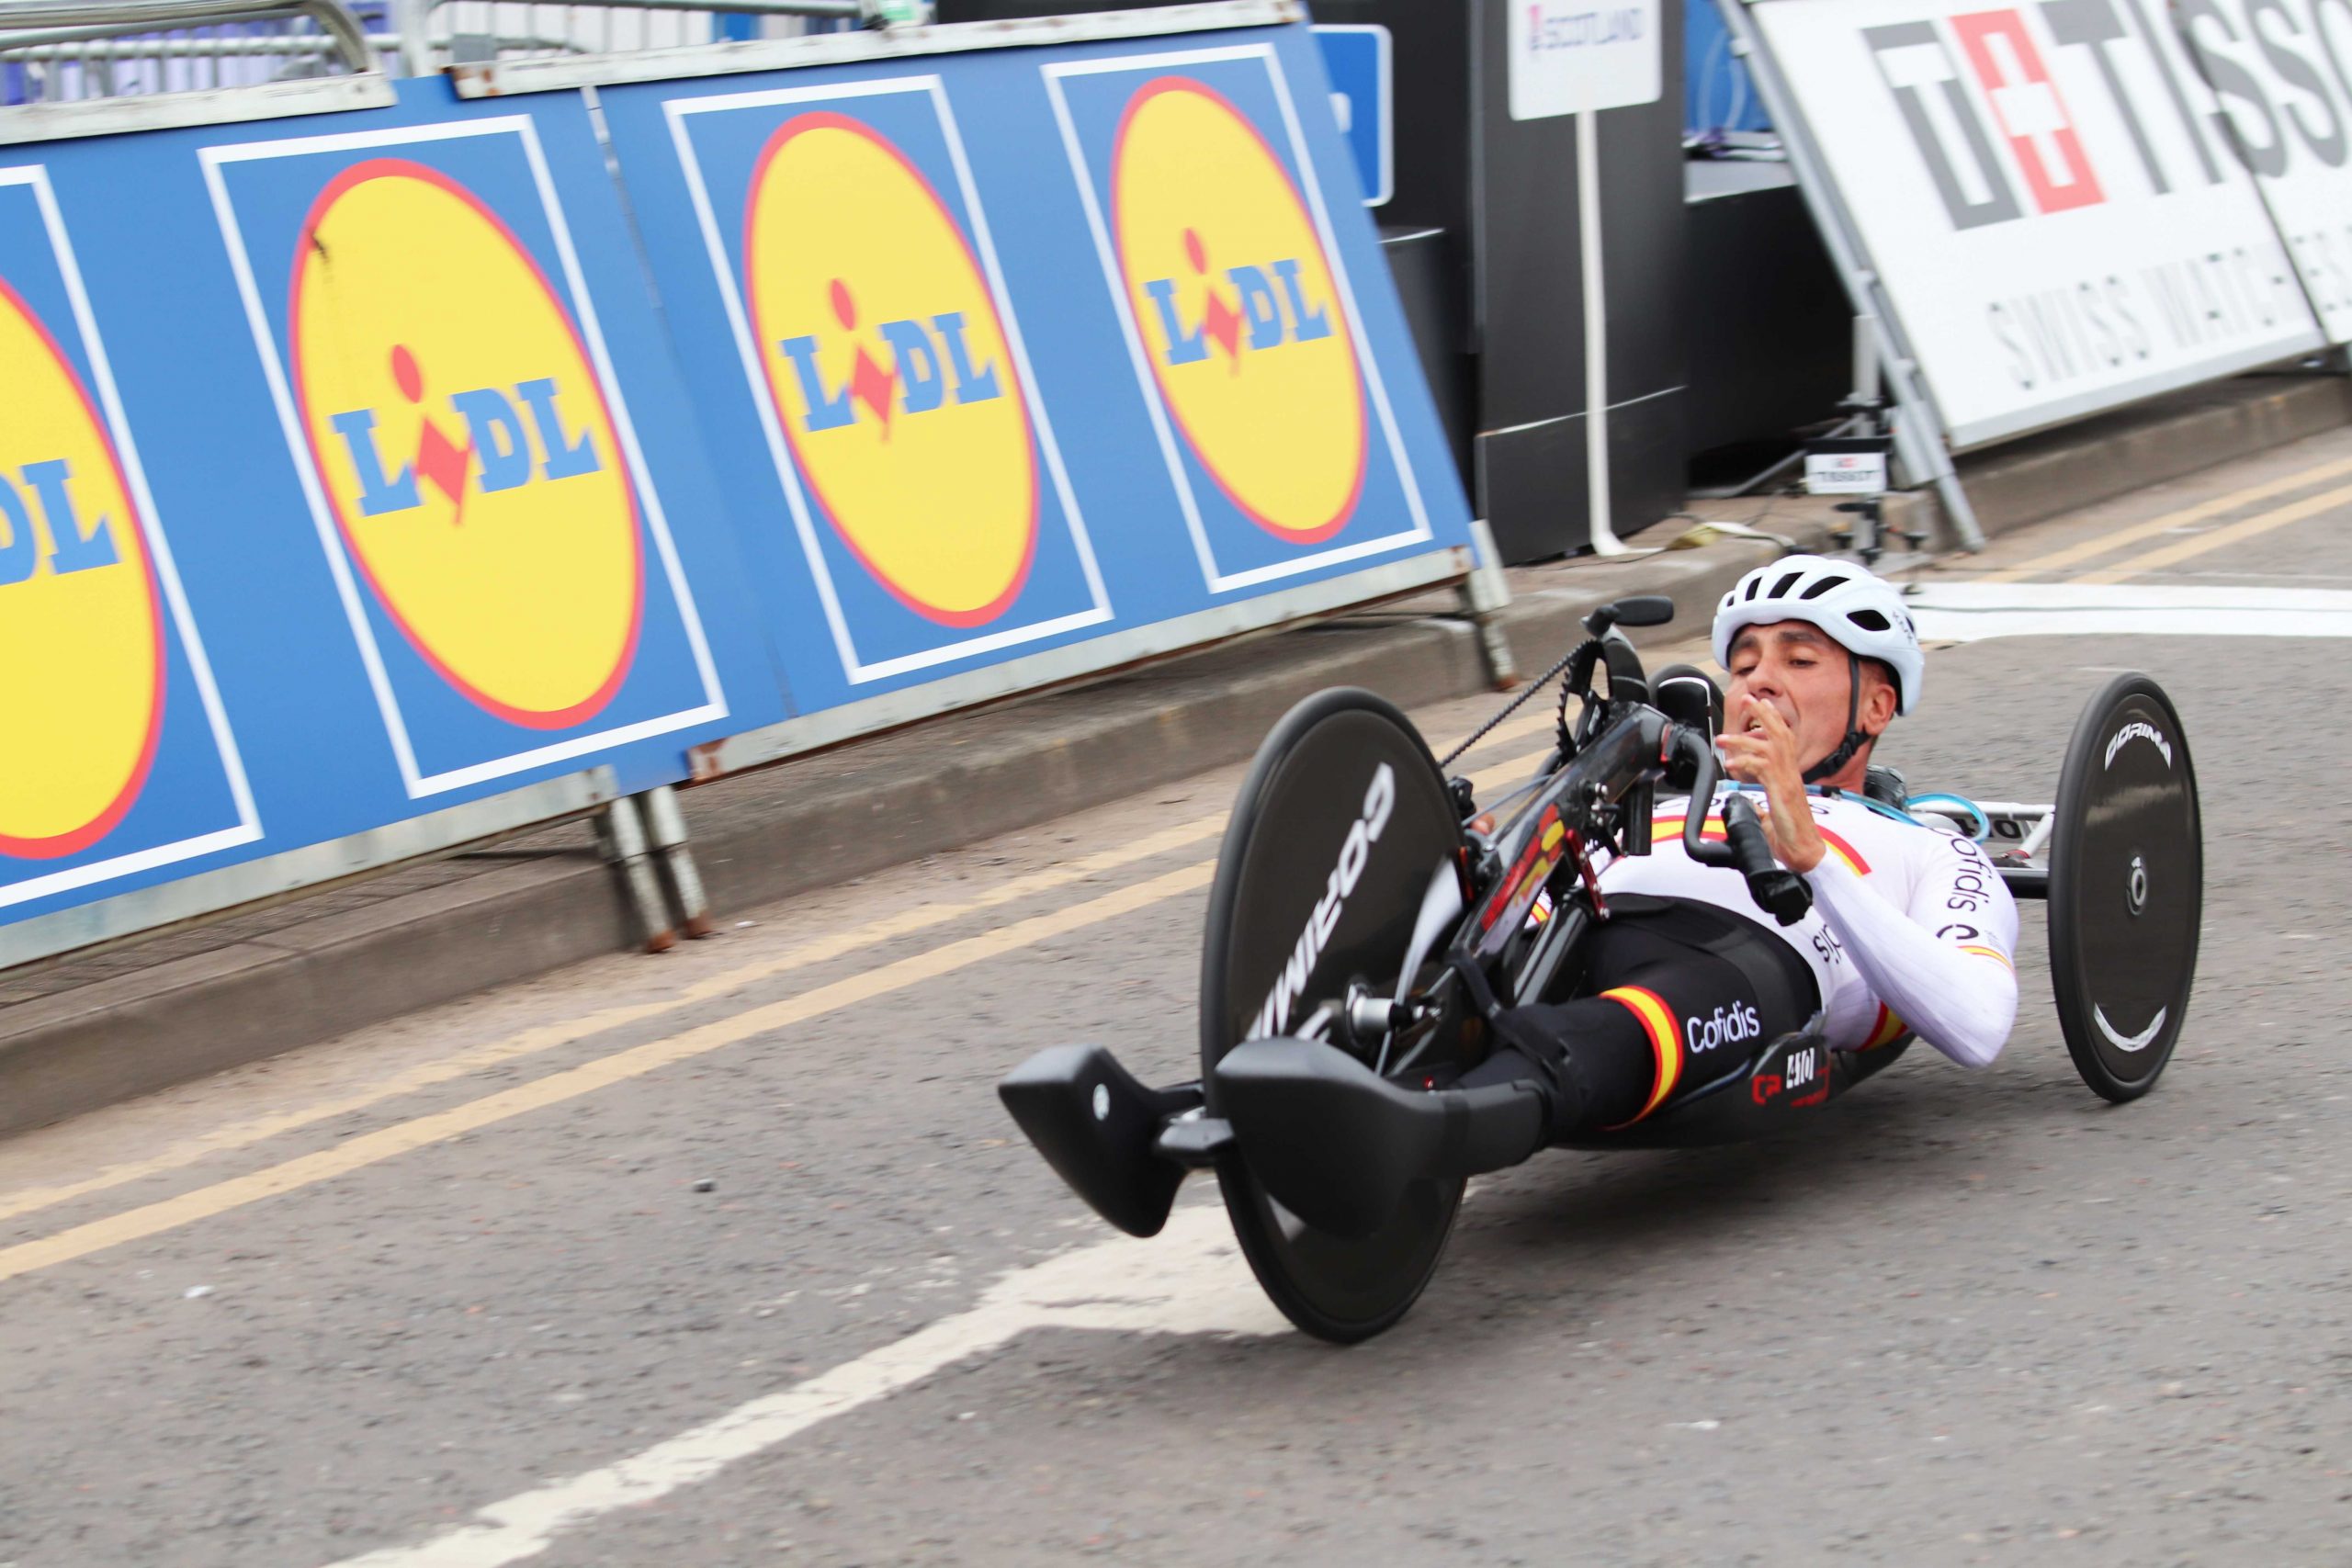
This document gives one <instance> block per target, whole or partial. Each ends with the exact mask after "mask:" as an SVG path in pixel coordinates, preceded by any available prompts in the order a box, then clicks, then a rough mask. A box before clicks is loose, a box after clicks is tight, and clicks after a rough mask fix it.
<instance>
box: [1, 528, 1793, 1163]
mask: <svg viewBox="0 0 2352 1568" xmlns="http://www.w3.org/2000/svg"><path fill="white" fill-rule="evenodd" d="M1660 531H1661V532H1664V531H1665V530H1664V528H1663V526H1662V527H1661V530H1660ZM1784 531H1785V530H1784ZM1800 532H1801V534H1802V537H1801V538H1800V540H1799V543H1800V546H1801V547H1804V548H1818V547H1822V546H1823V545H1824V543H1825V542H1826V532H1825V531H1824V530H1822V529H1821V527H1820V526H1819V525H1817V524H1806V525H1801V526H1800ZM1776 553H1777V547H1774V546H1771V545H1768V544H1762V543H1749V542H1746V541H1736V540H1722V541H1717V542H1716V543H1713V544H1711V545H1708V546H1706V547H1702V548H1699V549H1692V550H1677V551H1669V552H1663V553H1660V554H1657V555H1654V556H1649V557H1646V558H1640V559H1637V560H1634V561H1630V562H1609V563H1577V564H1573V565H1569V566H1565V567H1561V568H1556V569H1538V570H1535V571H1533V572H1522V573H1520V574H1517V575H1518V576H1519V577H1520V579H1521V581H1520V583H1519V584H1518V585H1517V592H1518V594H1519V596H1518V597H1517V598H1516V599H1515V600H1514V602H1513V603H1512V604H1511V605H1510V607H1509V608H1508V609H1507V610H1505V611H1504V612H1503V615H1502V621H1503V627H1504V631H1505V634H1506V635H1507V636H1508V637H1510V642H1511V646H1512V650H1513V652H1514V654H1515V655H1516V656H1517V658H1518V660H1519V661H1520V665H1521V669H1522V670H1525V671H1530V672H1531V673H1532V672H1533V671H1541V670H1543V669H1544V668H1545V667H1546V666H1548V665H1549V664H1550V663H1551V661H1552V660H1554V659H1555V658H1556V657H1558V655H1559V653H1560V652H1561V651H1563V650H1565V649H1566V648H1567V647H1568V646H1569V645H1570V644H1571V642H1572V641H1573V640H1574V639H1575V638H1576V637H1577V636H1579V635H1580V630H1579V626H1578V623H1579V622H1580V621H1581V620H1582V619H1583V617H1584V616H1585V615H1588V614H1589V613H1590V612H1591V611H1592V609H1594V608H1595V607H1596V606H1598V605H1599V604H1603V603H1606V602H1607V601H1608V600H1610V599H1612V598H1618V597H1623V596H1624V595H1627V594H1632V593H1666V594H1669V595H1671V596H1672V597H1673V598H1674V599H1675V600H1676V602H1677V604H1678V605H1679V607H1680V608H1681V610H1682V612H1683V613H1682V614H1681V615H1679V616H1678V618H1677V621H1676V623H1675V624H1674V625H1673V626H1667V627H1661V628H1657V629H1656V630H1655V631H1653V632H1650V633H1647V634H1645V635H1647V636H1650V637H1668V638H1679V637H1687V636H1689V635H1691V627H1692V626H1695V625H1698V624H1699V621H1698V619H1697V615H1698V613H1699V612H1701V611H1702V610H1703V608H1704V606H1706V605H1708V604H1711V603H1712V602H1713V600H1714V599H1715V598H1716V597H1718V596H1720V595H1721V594H1722V593H1724V592H1725V591H1726V590H1727V589H1728V588H1729V587H1730V586H1731V584H1732V583H1733V582H1734V581H1737V579H1738V577H1739V574H1740V573H1742V572H1744V571H1746V570H1747V569H1748V568H1749V567H1751V566H1753V565H1755V564H1756V563H1758V561H1761V560H1765V559H1769V558H1771V557H1772V556H1773V555H1774V554H1776ZM1431 607H1432V606H1430V604H1428V603H1427V602H1426V601H1425V602H1423V603H1421V604H1417V605H1415V606H1411V607H1410V608H1413V609H1419V610H1421V611H1423V612H1426V611H1427V610H1428V609H1430V608H1431ZM1486 684H1487V678H1486V672H1485V669H1484V666H1483V664H1482V662H1481V660H1480V659H1479V655H1478V649H1477V644H1476V637H1475V636H1474V635H1473V633H1472V631H1471V629H1470V627H1469V626H1467V625H1465V624H1464V623H1463V622H1461V621H1459V620H1457V619H1453V618H1451V617H1448V616H1445V615H1431V614H1427V613H1422V614H1419V615H1407V616H1405V617H1404V618H1394V619H1392V618H1388V617H1386V616H1382V617H1376V618H1362V619H1358V620H1351V619H1348V618H1340V619H1338V620H1335V621H1331V622H1327V623H1324V624H1322V625H1320V626H1311V627H1302V628H1296V629H1293V630H1290V631H1286V632H1283V633H1281V634H1278V635H1275V636H1271V637H1261V638H1257V639H1254V640H1251V641H1249V642H1246V643H1242V644H1237V645H1232V646H1228V647H1226V648H1222V649H1212V650H1209V651H1208V652H1205V653H1204V654H1200V655H1196V656H1194V657H1193V658H1190V659H1184V660H1172V661H1170V662H1168V663H1165V664H1162V665H1158V666H1154V667H1152V668H1149V669H1147V670H1143V671H1135V672H1131V673H1129V674H1127V675H1125V676H1121V677H1118V678H1115V679H1114V680H1111V681H1106V682H1099V683H1097V684H1094V685H1091V686H1087V687H1082V688H1079V689H1075V690H1070V691H1064V692H1056V693H1049V694H1045V695H1042V696H1039V697H1036V698H1033V699H1029V700H1027V701H1024V702H1021V703H1018V704H1013V705H1005V706H1001V707H998V708H995V709H992V710H988V711H985V712H982V713H979V714H974V715H967V716H951V717H948V718H944V719H941V720H938V721H935V722H933V723H932V724H928V725H924V726H921V727H917V728H913V729H910V730H907V731H904V732H901V733H899V734H898V735H893V736H888V737H885V738H883V739H878V740H876V741H872V742H868V743H865V744H862V745H855V746H849V747H843V748H841V749H839V750H834V751H831V752H827V753H821V754H819V755H816V756H812V757H808V758H802V759H798V760H797V761H790V762H786V763H784V764H782V765H781V766H782V767H783V768H785V769H786V770H789V773H790V777H791V778H792V781H793V788H792V790H791V792H790V794H789V795H788V796H786V797H784V798H783V799H781V800H779V799H778V798H777V797H776V796H775V795H774V793H773V792H772V791H753V790H750V789H744V790H741V791H736V792H730V791H729V782H730V781H720V782H719V783H718V784H712V785H707V786H704V787H702V788H699V789H695V790H690V791H688V792H686V793H685V795H684V804H685V809H686V816H687V819H688V822H689V825H690V827H691V829H692V831H693V834H694V844H695V858H696V860H697V861H698V862H699V863H700V864H701V866H702V869H703V874H704V877H705V880H706V882H707V884H708V887H709V891H710V895H711V898H712V900H713V904H714V907H715V908H718V909H719V910H721V911H728V910H738V909H744V908H751V907H753V906H755V905H759V904H763V903H770V902H774V901H775V900H778V899H782V898H786V897H792V896H793V895H795V894H797V893H801V892H806V891H808V890H809V889H811V888H814V887H819V886H832V885H836V884H838V883H841V882H842V881H845V880H847V879H849V878H852V877H856V876H861V875H865V874H870V873H873V872H876V871H879V870H881V869H883V868H885V867H888V866H890V865H895V864H899V863H905V862H907V861H910V860H914V859H918V858H920V857H922V856H923V855H928V854H937V853H940V852H944V851H948V850H952V849H956V848H958V847H960V846H962V845H965V844H968V843H972V842H975V841H977V840H981V839H985V838H988V837H990V836H992V835H995V834H999V833H1004V832H1012V831H1017V830H1019V829H1023V828H1028V827H1034V826H1035V825H1036V824H1038V823H1040V822H1045V821H1050V820H1052V819H1054V818H1058V817H1062V816H1066V815H1068V814H1069V813H1070V812H1073V811H1078V810H1081V809H1084V808H1085V807H1091V806H1096V805H1101V804H1103V803H1105V802H1108V801H1112V800H1115V799H1118V798H1120V797H1122V796H1124V795H1129V794H1133V793H1135V792H1136V791H1138V790H1142V789H1147V788H1149V787H1151V786H1153V785H1155V784H1164V783H1167V782H1169V781H1170V780H1173V779H1177V778H1182V777H1184V776H1187V775H1189V774H1192V773H1198V772H1200V771H1201V770H1203V769H1204V768H1210V767H1216V766H1218V765H1220V764H1222V763H1227V762H1231V761H1238V760H1240V759H1242V758H1244V757H1247V756H1248V755H1249V754H1250V752H1251V751H1252V750H1255V748H1256V746H1257V743H1258V739H1259V738H1260V737H1261V735H1262V734H1263V733H1264V732H1265V730H1266V729H1267V728H1269V727H1270V726H1271V725H1272V723H1273V721H1274V720H1275V719H1276V718H1277V717H1279V716H1281V715H1282V713H1283V711H1284V710H1285V709H1287V708H1288V707H1289V706H1290V705H1292V704H1293V703H1295V702H1296V701H1297V700H1298V699H1299V698H1300V697H1302V696H1305V695H1306V694H1308V693H1310V692H1313V691H1316V690H1317V689H1320V688H1322V687H1325V686H1332V685H1359V686H1366V687H1370V688H1372V689H1374V690H1376V691H1380V692H1383V693H1385V694H1387V695H1388V696H1390V697H1391V698H1393V699H1395V700H1396V701H1397V702H1398V703H1400V704H1403V705H1408V706H1411V705H1420V704H1426V703H1431V702H1437V701H1441V700H1443V699H1446V698H1449V697H1459V696H1465V695H1469V694H1474V693H1476V692H1477V691H1479V690H1481V689H1482V688H1483V687H1485V686H1486ZM1432 739H1433V740H1438V741H1441V742H1442V740H1443V739H1445V738H1443V737H1432ZM629 945H630V938H629V930H628V916H627V914H626V912H625V910H624V908H623V906H622V903H621V900H620V899H619V897H617V895H616V890H615V887H614V885H613V883H612V880H611V877H610V874H609V873H608V872H607V871H606V870H605V868H604V867H603V866H602V865H601V864H598V863H595V862H594V861H593V860H591V859H588V858H585V857H571V856H561V855H559V856H551V857H548V858H545V859H539V860H534V861H528V862H524V863H516V864H511V865H504V866H501V867H499V868H497V869H495V870H492V871H486V872H484V873H483V874H481V875H478V876H472V877H468V878H465V879H463V880H461V881H459V882H457V883H454V884H452V885H450V886H443V887H438V888H435V889H432V890H429V891H425V892H418V893H407V894H401V895H399V896H397V897H388V898H386V899H385V900H383V901H382V902H380V903H378V904H374V905H370V906H368V907H365V908H357V909H351V910H347V911H345V912H343V913H340V914H336V915H332V916H327V917H324V918H322V919H318V920H315V921H311V922H308V923H305V924H302V925H299V926H296V927H293V928H291V929H289V930H288V931H282V932H278V933H275V934H273V935H271V936H269V937H266V938H263V939H259V940H256V941H253V942H239V943H235V944H233V945H225V946H223V947H222V948H220V949H218V950H215V951H212V952H209V953H198V954H197V955H194V956H192V957H187V958H181V959H176V960H175V961H173V962H171V963H167V964H156V965H154V966H153V967H152V968H148V969H144V970H140V971H137V972H135V973H132V974H130V975H127V976H116V977H113V978H109V979H107V980H104V981H100V982H98V983H96V984H92V985H89V986H85V987H78V988H75V989H72V990H66V991H61V992H59V993H57V994H54V995H51V996H48V997H44V998H38V999H36V1000H33V1001H28V1002H23V1003H19V1004H17V1005H15V1006H13V1007H9V1008H7V1009H6V1010H0V1134H7V1133H11V1132H15V1131H17V1130H19V1129H23V1128H27V1127H32V1126H39V1125H41V1124H43V1123H46V1122H54V1121H58V1120H61V1119H62V1118H65V1117H68V1116H73V1115H76V1114H79V1113H81V1112H82V1111H88V1110H92V1109H95V1108H96V1107H98V1106H101V1105H105V1104H108V1103H112V1102H114V1101H116V1100H124V1099H128V1098H130V1097H131V1096H134V1095H138V1094H143V1093H149V1092H153V1090H156V1089H164V1088H167V1087H169V1086H171V1085H173V1084H175V1083H181V1082H185V1081H187V1080H188V1079H190V1078H195V1077H202V1076H204V1075H206V1074H209V1073H213V1072H218V1071H220V1070H222V1069H224V1068H227V1067H231V1066H239V1065H242V1064H243V1063H246V1062H251V1061H255V1060H258V1059H260V1058H263V1057H266V1056H269V1055H277V1053H279V1052H283V1051H287V1050H291V1049H293V1048H295V1047H297V1046H300V1045H305V1044H310V1043H315V1042H318V1041H321V1040H326V1039H331V1038H334V1037H335V1036H337V1035H340V1034H345V1033H348V1032H352V1031H354V1030H356V1029H361V1028H364V1027H366V1026H368V1025H369V1024H372V1023H377V1022H380V1021H384V1020H386V1019H390V1018H393V1017H397V1016H399V1015H400V1014H402V1013H405V1012H410V1011H413V1010H417V1009H420V1008H424V1007H429V1006H432V1005H435V1004H436V1003H440V1002H445V1001H450V1000H454V999H456V998H459V997H462V996H466V995H469V994H471V993H473V992H476V991H481V990H484V989H487V988H489V987H494V986H498V985H503V984H507V983H511V982H514V981H516V980H521V979H526V978H528V977H530V976H535V975H539V974H544V973H546V972H547V971H548V970H550V969H554V968H557V967H560V966H561V965H563V964H571V963H577V962H579V961H581V960H582V959H586V958H591V957H594V956H597V955H599V954H602V953H613V952H616V951H621V950H623V949H625V948H627V947H628V946H629Z"/></svg>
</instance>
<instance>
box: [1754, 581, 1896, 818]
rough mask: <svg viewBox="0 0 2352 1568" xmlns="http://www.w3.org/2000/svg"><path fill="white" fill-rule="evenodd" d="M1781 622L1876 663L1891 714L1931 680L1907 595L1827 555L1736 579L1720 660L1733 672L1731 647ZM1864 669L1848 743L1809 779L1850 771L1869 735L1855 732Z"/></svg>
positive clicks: (1849, 720)
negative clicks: (1752, 631)
mask: <svg viewBox="0 0 2352 1568" xmlns="http://www.w3.org/2000/svg"><path fill="white" fill-rule="evenodd" d="M1776 621H1803V622H1804V623H1805V624H1806V625H1808V626H1818V627H1819V628H1820V629H1821V630H1822V632H1823V633H1824V634H1825V635H1826V636H1827V637H1829V639H1830V640H1831V641H1832V642H1835V643H1837V644H1838V646H1839V647H1840V648H1843V649H1845V650H1846V651H1847V652H1849V653H1850V654H1852V655H1854V657H1855V658H1856V659H1857V660H1863V659H1875V660H1880V661H1881V662H1882V663H1883V664H1885V665H1886V666H1887V667H1888V668H1889V669H1891V670H1893V671H1894V694H1895V705H1894V711H1895V712H1897V713H1900V714H1907V713H1909V712H1910V711H1911V710H1912V709H1913V708H1914V707H1916V706H1917V705H1918V702H1919V689H1920V687H1921V686H1922V685H1923V684H1925V683H1926V680H1927V665H1928V660H1927V657H1926V656H1925V655H1924V654H1922V653H1921V652H1920V651H1919V634H1918V632H1917V629H1916V628H1914V627H1913V626H1912V625H1911V613H1910V612H1909V611H1908V610H1906V609H1905V608H1904V606H1903V595H1902V593H1901V592H1899V591H1898V590H1897V589H1896V588H1895V587H1894V584H1893V583H1891V582H1888V581H1885V580H1884V579H1883V578H1881V577H1878V576H1876V575H1874V574H1873V573H1871V571H1869V570H1866V569H1864V568H1862V567H1860V566H1857V565H1855V564H1854V563H1853V562H1852V561H1843V560H1832V559H1830V558H1828V557H1826V556H1785V557H1783V558H1781V559H1779V560H1776V561H1774V562H1772V563H1771V564H1770V565H1769V566H1759V567H1758V568H1757V569H1756V570H1754V571H1751V572H1749V573H1748V574H1747V576H1746V577H1743V578H1741V579H1740V580H1739V581H1738V583H1737V584H1736V585H1735V586H1734V587H1733V589H1732V591H1731V592H1728V593H1726V594H1724V601H1723V603H1722V604H1719V605H1717V606H1716V607H1715V637H1714V642H1715V662H1716V663H1718V664H1720V665H1722V666H1723V667H1724V669H1726V670H1728V669H1730V668H1731V645H1732V643H1733V641H1734V640H1735V639H1736V638H1737V637H1738V636H1739V634H1740V632H1741V631H1742V630H1743V629H1745V628H1746V627H1748V626H1770V625H1771V624H1773V623H1774V622H1776ZM1861 690H1862V687H1861V675H1860V665H1859V664H1858V665H1857V666H1856V672H1855V675H1854V685H1853V705H1852V708H1851V709H1850V710H1849V713H1848V716H1847V720H1846V730H1847V734H1846V742H1845V744H1844V745H1842V746H1840V747H1839V748H1838V750H1837V751H1835V752H1833V753H1832V754H1831V755H1830V756H1829V757H1828V758H1826V759H1825V760H1824V761H1823V762H1822V763H1820V764H1818V765H1817V766H1816V767H1815V768H1814V769H1810V770H1808V771H1807V777H1808V779H1810V778H1811V777H1812V776H1813V775H1814V774H1815V773H1819V774H1822V775H1823V776H1826V774H1827V773H1834V772H1835V771H1836V770H1837V769H1838V768H1839V767H1842V766H1844V765H1845V762H1846V760H1847V759H1848V758H1849V757H1851V756H1852V755H1853V753H1854V751H1855V750H1856V749H1858V748H1859V747H1860V745H1861V744H1862V742H1863V741H1864V740H1866V739H1869V737H1867V736H1864V735H1861V734H1860V733H1859V732H1857V731H1856V730H1855V728H1854V717H1853V714H1854V712H1855V711H1858V710H1859V708H1860V702H1861Z"/></svg>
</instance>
